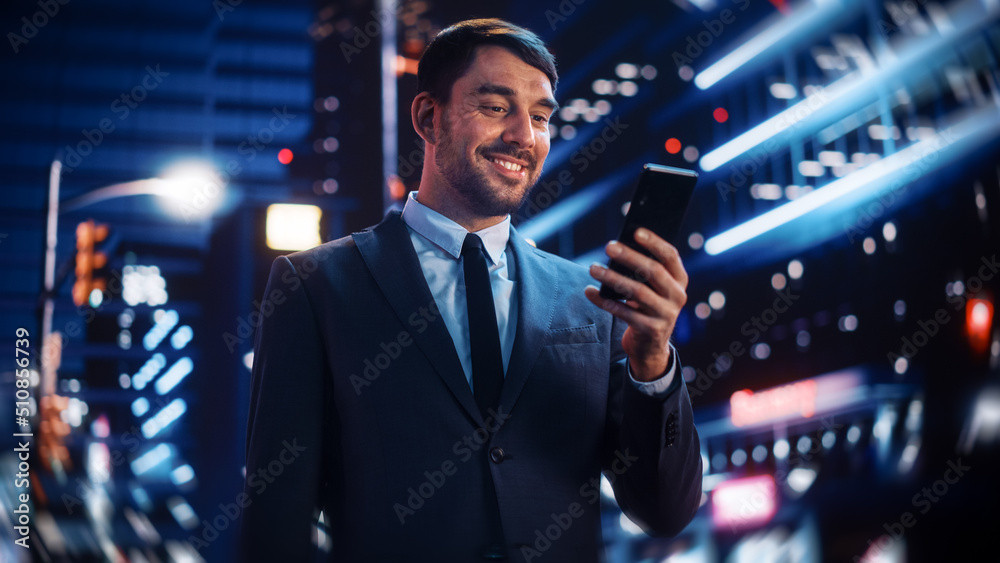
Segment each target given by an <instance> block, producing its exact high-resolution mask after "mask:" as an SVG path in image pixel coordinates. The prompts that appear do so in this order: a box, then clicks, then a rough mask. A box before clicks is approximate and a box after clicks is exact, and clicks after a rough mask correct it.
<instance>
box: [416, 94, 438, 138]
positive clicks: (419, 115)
mask: <svg viewBox="0 0 1000 563" xmlns="http://www.w3.org/2000/svg"><path fill="white" fill-rule="evenodd" d="M437 111H438V104H437V101H435V100H434V98H432V97H431V95H430V94H429V93H427V92H421V93H419V94H417V97H415V98H413V104H411V105H410V119H412V120H413V130H414V131H416V132H417V135H420V138H421V139H423V140H424V142H425V143H429V144H432V145H433V144H435V136H434V114H435V113H436V112H437Z"/></svg>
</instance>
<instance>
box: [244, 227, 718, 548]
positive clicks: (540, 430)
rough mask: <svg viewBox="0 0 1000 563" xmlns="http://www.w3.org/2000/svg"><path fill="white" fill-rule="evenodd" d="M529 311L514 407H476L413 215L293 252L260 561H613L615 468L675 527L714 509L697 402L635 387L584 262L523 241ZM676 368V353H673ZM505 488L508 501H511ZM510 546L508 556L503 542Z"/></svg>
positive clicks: (621, 497)
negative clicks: (325, 535)
mask: <svg viewBox="0 0 1000 563" xmlns="http://www.w3.org/2000/svg"><path fill="white" fill-rule="evenodd" d="M508 250H509V251H512V257H513V260H514V261H515V270H514V271H515V274H516V283H517V285H516V291H518V296H519V305H518V314H517V332H516V337H515V341H514V347H513V351H512V354H511V359H510V364H509V367H508V370H507V373H506V378H505V381H504V385H503V391H502V394H501V398H500V407H499V409H498V411H497V412H493V413H489V414H487V415H486V416H484V415H483V414H482V413H480V411H479V410H478V408H477V407H476V403H475V400H474V398H473V394H472V390H471V389H470V386H469V384H468V382H467V380H466V378H465V375H464V373H463V370H462V367H461V364H460V362H459V360H458V356H457V354H456V352H455V348H454V345H453V343H452V339H451V337H450V336H449V333H448V330H447V328H446V326H445V324H444V322H443V321H442V320H441V319H440V317H439V316H438V315H437V309H436V307H435V306H434V300H433V298H432V297H431V293H430V290H429V289H428V287H427V283H426V281H425V279H424V276H423V273H422V272H421V269H420V265H419V263H418V260H417V256H416V254H415V252H414V250H413V245H412V243H411V242H410V239H409V234H408V232H407V229H406V226H405V224H404V223H403V221H402V219H401V218H400V216H399V213H391V214H389V215H388V216H387V217H386V218H385V220H383V221H382V223H380V224H379V225H377V226H375V227H373V228H371V229H369V230H366V231H364V232H361V233H356V234H354V235H352V236H351V237H345V238H342V239H340V240H336V241H333V242H329V243H326V244H324V245H321V246H319V247H316V248H313V249H310V250H307V251H304V252H298V253H295V254H291V255H289V256H283V257H279V258H278V259H277V260H275V262H274V265H273V267H272V270H271V277H270V280H269V282H268V286H267V290H266V295H265V298H266V301H265V302H264V303H263V304H262V306H261V311H260V312H261V323H260V326H259V327H258V332H257V339H256V346H255V355H254V367H253V383H252V391H251V404H250V415H249V425H248V436H247V482H246V486H245V493H246V495H247V499H246V501H245V502H244V504H246V505H247V506H246V507H245V509H244V512H243V517H242V526H241V527H242V530H241V535H242V538H241V546H242V548H243V549H244V551H243V559H244V560H255V561H258V560H259V561H312V560H314V559H315V555H312V554H311V552H312V551H313V547H312V544H313V540H312V536H313V534H314V533H315V532H314V528H313V526H312V525H311V522H312V521H313V520H314V518H315V516H316V514H317V513H318V512H317V509H322V510H323V514H324V520H325V522H326V526H327V527H328V528H329V532H330V536H331V539H332V546H333V547H332V551H331V559H332V560H334V561H351V562H354V561H380V562H381V561H393V562H396V561H400V562H404V561H405V562H422V561H428V562H431V561H433V562H451V561H455V562H462V563H465V562H471V561H482V560H483V555H484V551H488V550H489V549H490V548H489V546H490V544H491V543H493V542H494V540H495V539H496V538H495V537H492V536H491V535H490V527H491V515H494V516H495V515H496V514H497V510H498V511H499V519H500V521H501V522H502V533H503V538H504V539H505V540H506V545H505V546H503V547H499V548H498V549H499V551H500V552H502V553H503V555H505V556H506V558H507V560H508V561H521V562H526V561H539V562H542V563H544V562H572V563H581V562H584V563H585V562H595V561H597V560H598V558H599V553H600V551H601V549H602V547H601V532H600V502H599V498H600V497H599V483H600V473H601V471H604V473H605V475H607V476H608V477H609V479H611V480H612V481H613V484H614V487H615V494H616V497H617V499H618V502H619V503H620V505H621V506H622V507H623V508H624V510H625V511H626V513H628V514H629V515H630V516H631V517H632V519H633V520H634V521H636V522H637V523H639V524H640V525H641V526H643V527H644V528H645V529H646V530H647V531H649V532H650V533H652V534H657V535H674V534H676V533H678V532H679V531H680V530H681V529H682V528H683V527H684V526H685V525H687V523H688V522H690V520H691V519H692V518H693V516H694V513H695V511H696V510H697V508H698V505H699V502H700V498H701V476H702V467H701V455H700V449H699V443H698V435H697V432H696V430H695V428H694V425H693V423H692V417H691V403H690V399H689V398H688V395H687V390H686V388H685V386H684V385H683V384H681V383H679V381H680V379H681V375H680V369H679V366H678V370H677V372H676V378H677V381H678V383H675V384H674V385H673V386H672V391H671V392H670V393H669V395H667V396H666V397H665V398H652V397H649V396H646V395H643V394H641V393H640V392H639V391H638V390H637V389H635V387H634V386H633V385H632V384H631V383H630V382H628V381H627V380H626V378H627V377H628V375H627V373H626V371H625V362H626V358H625V356H624V353H623V352H622V349H621V337H622V333H623V331H624V330H625V328H626V326H625V324H624V323H622V322H620V321H617V320H616V319H614V318H613V317H612V316H611V315H610V314H608V313H607V312H605V311H603V310H601V309H599V308H597V307H595V306H594V305H593V304H591V303H590V302H589V301H587V299H586V297H585V296H584V294H583V288H584V287H585V286H586V285H587V283H589V282H590V277H589V275H588V273H587V271H586V269H585V268H582V267H580V266H578V265H576V264H573V263H571V262H569V261H566V260H564V259H562V258H559V257H557V256H554V255H551V254H548V253H546V252H543V251H540V250H538V249H536V248H533V247H532V246H530V245H528V244H527V243H526V242H525V241H524V239H523V238H521V237H520V236H519V235H518V234H517V233H516V231H514V230H513V229H512V230H511V237H510V243H509V247H508ZM673 356H675V357H676V354H673ZM494 490H495V493H494ZM495 550H496V549H495Z"/></svg>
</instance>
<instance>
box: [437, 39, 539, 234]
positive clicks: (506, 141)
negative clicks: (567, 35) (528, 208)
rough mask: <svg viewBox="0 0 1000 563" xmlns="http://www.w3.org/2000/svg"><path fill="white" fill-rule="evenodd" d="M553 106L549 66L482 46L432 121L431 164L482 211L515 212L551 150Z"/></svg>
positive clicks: (471, 206) (473, 208)
mask: <svg viewBox="0 0 1000 563" xmlns="http://www.w3.org/2000/svg"><path fill="white" fill-rule="evenodd" d="M555 107H556V102H555V99H554V98H553V96H552V86H551V84H550V83H549V79H548V77H547V76H545V73H543V72H542V71H541V70H539V69H537V68H535V67H533V66H531V65H529V64H528V63H526V62H524V61H522V60H521V59H520V58H519V57H517V55H514V54H513V53H511V52H510V51H508V50H506V49H504V48H502V47H497V46H492V45H491V46H483V47H479V48H478V49H477V50H476V57H475V60H474V61H473V63H472V65H471V66H470V67H469V70H468V71H467V72H466V73H465V75H463V76H462V77H461V78H459V79H458V80H456V81H455V84H454V85H453V86H452V89H451V98H450V100H449V102H448V104H447V105H446V106H444V111H443V112H442V113H441V114H440V122H436V123H435V125H436V130H437V132H438V143H437V146H436V147H435V152H434V163H435V165H436V166H437V168H438V170H439V171H440V173H441V176H442V177H443V178H444V180H445V182H446V183H447V184H448V185H449V187H450V189H451V191H452V193H453V194H455V195H456V196H457V197H460V198H463V199H464V200H465V203H466V205H468V208H469V209H470V210H471V211H473V212H475V213H476V214H477V215H479V216H482V217H498V216H503V215H507V214H509V213H513V212H515V211H517V209H518V208H519V207H520V206H521V203H522V202H523V201H524V199H525V198H526V197H527V195H528V192H529V191H530V190H531V188H532V186H534V185H535V183H536V182H537V181H538V177H539V176H540V175H541V173H542V164H543V163H544V162H545V157H546V156H547V155H548V154H549V117H550V116H551V114H552V112H553V111H554V110H555Z"/></svg>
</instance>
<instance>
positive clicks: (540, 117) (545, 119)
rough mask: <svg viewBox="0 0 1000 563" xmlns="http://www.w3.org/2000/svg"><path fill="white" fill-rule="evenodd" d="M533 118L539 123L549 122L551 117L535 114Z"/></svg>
mask: <svg viewBox="0 0 1000 563" xmlns="http://www.w3.org/2000/svg"><path fill="white" fill-rule="evenodd" d="M532 119H534V120H535V121H537V122H539V123H548V122H549V118H548V117H546V116H544V115H533V116H532Z"/></svg>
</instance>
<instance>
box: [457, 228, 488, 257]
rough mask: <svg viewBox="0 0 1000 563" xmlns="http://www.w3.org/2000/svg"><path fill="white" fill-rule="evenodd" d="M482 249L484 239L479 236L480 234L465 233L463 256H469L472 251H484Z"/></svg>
mask: <svg viewBox="0 0 1000 563" xmlns="http://www.w3.org/2000/svg"><path fill="white" fill-rule="evenodd" d="M482 249H483V241H482V239H480V238H479V235H477V234H473V233H469V234H467V235H465V242H464V243H462V256H467V255H469V253H470V252H471V253H479V252H482Z"/></svg>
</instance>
